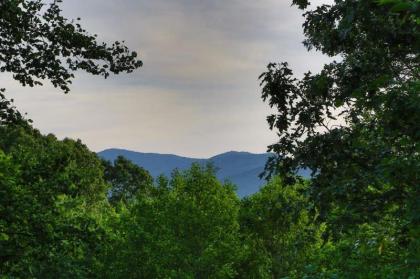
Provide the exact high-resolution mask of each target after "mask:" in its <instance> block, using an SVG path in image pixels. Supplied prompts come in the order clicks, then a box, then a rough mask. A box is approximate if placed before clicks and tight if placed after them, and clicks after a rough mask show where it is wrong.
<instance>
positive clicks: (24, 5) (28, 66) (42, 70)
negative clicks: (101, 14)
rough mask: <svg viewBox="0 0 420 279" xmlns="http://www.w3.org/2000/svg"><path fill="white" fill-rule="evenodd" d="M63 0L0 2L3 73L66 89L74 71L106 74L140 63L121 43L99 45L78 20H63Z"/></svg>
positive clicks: (0, 65) (23, 81)
mask: <svg viewBox="0 0 420 279" xmlns="http://www.w3.org/2000/svg"><path fill="white" fill-rule="evenodd" d="M60 2H62V1H61V0H60V1H50V3H49V4H45V1H42V0H2V1H0V45H1V48H0V71H1V72H10V73H12V74H13V78H14V79H15V80H17V81H19V82H20V83H21V84H22V85H23V86H26V85H28V86H31V87H32V86H35V85H42V80H44V79H48V80H50V81H51V83H52V84H53V85H54V86H55V87H59V88H61V89H62V90H63V91H64V92H68V91H69V90H70V89H69V84H70V83H71V80H72V79H73V77H74V74H73V72H74V71H76V70H79V69H81V70H84V71H86V72H88V73H90V74H93V75H101V76H104V77H105V78H106V77H108V75H109V74H110V73H115V74H118V73H120V72H132V71H133V70H135V69H137V68H138V67H140V66H141V65H142V62H141V61H139V60H137V58H136V57H137V54H136V53H135V52H130V51H129V50H128V48H127V47H126V46H124V45H123V44H122V43H120V42H115V43H113V44H112V45H111V46H108V45H107V44H105V43H102V44H101V43H98V42H97V39H96V35H90V34H89V33H87V32H86V30H85V29H83V28H82V26H81V25H80V24H79V19H77V21H69V20H67V19H66V18H64V17H63V16H62V14H61V9H60Z"/></svg>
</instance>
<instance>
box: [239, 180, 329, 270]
mask: <svg viewBox="0 0 420 279" xmlns="http://www.w3.org/2000/svg"><path fill="white" fill-rule="evenodd" d="M305 190H306V185H305V184H295V185H293V186H292V187H285V186H284V184H283V183H282V181H281V179H279V178H278V177H276V178H274V179H273V180H272V181H270V182H269V183H268V184H267V185H266V186H264V187H263V188H262V189H261V190H260V192H258V193H256V194H255V195H253V196H251V197H249V198H245V199H244V200H243V201H242V206H241V226H242V230H243V234H244V236H246V238H247V240H248V241H251V243H252V244H253V246H254V249H255V250H254V251H252V253H250V254H249V255H248V256H249V258H247V259H246V260H245V263H244V264H245V267H244V270H243V271H242V272H241V274H242V275H241V278H242V277H244V278H284V277H287V276H291V275H295V276H297V274H299V272H300V271H301V270H302V269H303V267H304V266H305V265H306V263H307V262H308V260H309V259H310V257H311V256H312V254H313V253H314V249H315V248H316V245H317V244H318V243H320V241H321V227H318V226H316V225H315V222H313V219H312V218H311V215H310V214H309V210H308V208H310V207H311V206H310V201H309V200H308V198H307V197H306V196H305ZM262 258H264V259H265V262H262ZM256 263H258V265H260V264H262V266H261V267H260V266H258V265H257V266H256ZM263 268H266V270H264V271H265V273H264V274H261V273H260V274H253V273H250V271H254V272H255V271H259V270H262V269H263ZM247 276H249V277H247Z"/></svg>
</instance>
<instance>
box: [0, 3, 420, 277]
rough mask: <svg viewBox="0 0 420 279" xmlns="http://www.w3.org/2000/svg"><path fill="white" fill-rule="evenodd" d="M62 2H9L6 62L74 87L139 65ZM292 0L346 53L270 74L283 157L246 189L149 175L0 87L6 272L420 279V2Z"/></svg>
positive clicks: (20, 74) (0, 223) (0, 27)
mask: <svg viewBox="0 0 420 279" xmlns="http://www.w3.org/2000/svg"><path fill="white" fill-rule="evenodd" d="M60 2H61V1H54V2H51V3H50V4H48V5H47V4H45V3H43V2H42V1H38V0H0V71H1V72H8V73H11V74H12V75H13V78H14V79H15V80H17V81H18V82H20V83H21V84H22V86H41V85H42V83H43V82H44V81H50V82H51V83H52V84H53V85H54V86H55V87H58V88H59V89H58V90H61V91H64V92H66V93H67V92H69V91H70V84H71V81H72V79H73V78H74V72H76V71H78V70H82V71H86V72H88V73H91V74H93V75H102V76H104V77H105V78H106V77H107V76H108V75H110V74H119V73H122V72H128V73H130V72H132V71H134V70H136V69H137V68H139V67H141V66H142V62H141V61H140V60H138V58H137V54H136V53H135V52H131V51H130V50H129V49H128V48H127V47H126V46H125V45H124V44H123V43H120V42H116V43H114V44H112V45H107V44H102V43H98V42H97V37H96V36H95V35H90V34H89V33H87V31H86V30H84V29H83V28H82V27H81V25H80V24H79V21H69V20H67V19H66V18H64V17H63V16H62V15H61V9H60ZM293 4H294V5H296V6H297V8H299V9H302V10H303V12H304V15H303V16H304V17H305V23H304V25H303V29H304V33H305V36H306V40H305V41H304V45H305V46H306V47H307V48H308V49H309V50H310V49H316V50H318V51H321V52H322V53H324V54H327V55H329V56H331V57H336V58H337V57H338V58H337V59H336V60H335V61H333V62H331V63H330V64H326V65H324V67H323V69H322V71H321V72H320V73H316V74H313V73H307V74H305V76H304V77H303V78H302V79H300V80H299V79H297V78H295V77H294V76H293V72H292V70H291V69H290V68H289V66H288V64H287V63H286V62H283V63H278V64H277V63H272V64H269V65H268V68H267V71H266V72H265V73H263V74H262V75H261V76H260V81H261V86H262V99H263V100H264V101H266V102H268V104H269V106H271V107H272V108H274V109H275V111H277V113H274V114H273V115H270V116H268V118H267V120H268V123H269V126H270V128H271V129H272V130H274V131H276V132H277V134H278V137H279V139H278V142H277V143H275V144H273V145H271V146H269V147H268V149H269V151H270V152H273V153H275V154H277V156H275V157H272V158H271V159H270V160H269V161H268V162H267V166H266V171H265V173H264V174H263V176H264V177H265V178H266V179H267V183H266V185H265V186H263V187H262V188H261V190H260V191H259V192H258V193H256V194H253V195H251V196H248V197H245V198H243V199H240V198H238V196H237V194H236V193H235V185H233V184H231V183H228V182H224V183H222V182H220V181H218V180H217V178H216V175H215V169H214V167H213V166H212V165H211V164H209V165H207V166H206V167H203V166H202V165H198V164H196V165H192V166H191V168H190V169H189V170H186V171H177V170H174V172H173V174H172V175H171V176H170V177H165V176H161V177H159V178H158V179H153V178H152V176H151V175H150V174H149V173H148V172H147V170H145V169H143V168H141V167H139V166H137V165H135V164H133V163H132V162H130V161H129V160H127V159H125V158H123V157H119V158H117V159H116V160H115V161H114V162H107V161H104V160H102V159H100V158H98V156H97V155H96V154H95V153H93V152H92V151H90V150H89V149H88V148H87V147H86V146H85V145H84V144H83V143H82V142H81V141H79V140H77V141H75V140H72V139H64V140H58V139H57V138H56V137H55V136H54V135H52V134H49V135H43V134H41V133H40V132H39V131H38V130H37V129H36V128H34V127H33V124H32V122H31V121H30V120H29V119H28V117H27V116H25V115H23V114H21V113H20V112H19V111H18V109H16V108H15V107H14V105H13V103H12V101H11V100H9V99H7V98H6V96H7V91H6V90H5V89H1V91H0V278H4V279H6V278H411V279H414V278H420V183H419V179H420V177H419V175H420V147H419V142H420V126H419V123H420V96H419V57H418V50H419V49H420V45H419V42H420V40H419V32H418V26H419V23H420V21H419V2H418V1H417V0H412V1H409V0H382V1H374V0H366V1H355V0H336V1H335V3H334V4H332V5H321V6H319V7H316V8H313V9H309V8H308V7H309V6H308V4H309V3H308V1H307V0H294V1H293ZM145 101H147V100H145ZM35 125H36V124H35ZM300 168H308V169H310V170H312V175H311V179H309V180H305V179H302V178H301V177H299V176H298V175H296V173H297V171H298V169H300Z"/></svg>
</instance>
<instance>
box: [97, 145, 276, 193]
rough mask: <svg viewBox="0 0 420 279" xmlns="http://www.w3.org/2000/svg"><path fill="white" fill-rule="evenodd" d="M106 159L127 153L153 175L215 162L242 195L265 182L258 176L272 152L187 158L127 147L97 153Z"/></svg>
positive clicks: (221, 174) (220, 171)
mask: <svg viewBox="0 0 420 279" xmlns="http://www.w3.org/2000/svg"><path fill="white" fill-rule="evenodd" d="M98 155H99V156H100V157H102V158H104V159H106V160H111V161H112V160H114V159H115V158H116V157H117V156H120V155H121V156H124V157H125V158H127V159H129V160H130V161H132V162H133V163H135V164H137V165H139V166H141V167H143V168H145V169H147V170H148V171H149V172H150V174H151V175H152V176H153V177H157V176H158V175H160V174H164V175H166V176H170V174H171V172H172V171H173V170H174V169H176V168H177V169H180V170H185V169H187V168H189V167H190V166H191V164H192V163H194V162H197V163H200V164H205V163H207V162H213V164H214V165H215V167H216V168H217V177H218V179H220V180H221V181H224V180H229V181H231V182H233V183H234V184H235V185H236V186H237V187H238V189H237V192H238V195H239V196H241V197H243V196H247V195H250V194H253V193H255V192H257V191H258V190H259V188H260V186H261V185H263V184H264V181H263V180H261V179H259V177H258V175H259V174H260V173H261V172H262V171H263V170H264V166H265V162H266V161H267V159H268V157H269V156H270V154H269V153H263V154H253V153H248V152H236V151H230V152H226V153H222V154H219V155H216V156H214V157H211V158H207V159H197V158H187V157H181V156H177V155H172V154H158V153H141V152H134V151H129V150H124V149H107V150H104V151H101V152H99V153H98Z"/></svg>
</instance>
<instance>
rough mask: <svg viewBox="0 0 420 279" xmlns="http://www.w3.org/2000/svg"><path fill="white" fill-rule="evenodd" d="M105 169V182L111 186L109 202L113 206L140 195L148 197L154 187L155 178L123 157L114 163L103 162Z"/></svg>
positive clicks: (119, 157)
mask: <svg viewBox="0 0 420 279" xmlns="http://www.w3.org/2000/svg"><path fill="white" fill-rule="evenodd" d="M102 164H103V166H104V167H105V171H104V177H105V180H106V181H107V182H108V183H109V184H110V185H111V188H110V189H109V193H108V195H109V201H110V202H111V203H113V204H115V203H117V202H119V201H122V202H129V201H131V200H133V199H134V198H135V197H136V196H137V195H138V194H142V195H147V194H148V193H149V192H150V191H151V187H153V178H152V176H151V175H150V174H149V172H148V171H147V170H145V169H143V168H141V167H139V166H137V165H135V164H133V163H132V162H131V161H129V160H127V159H125V158H124V157H122V156H118V157H117V159H115V160H114V162H113V163H111V162H109V161H102Z"/></svg>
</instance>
